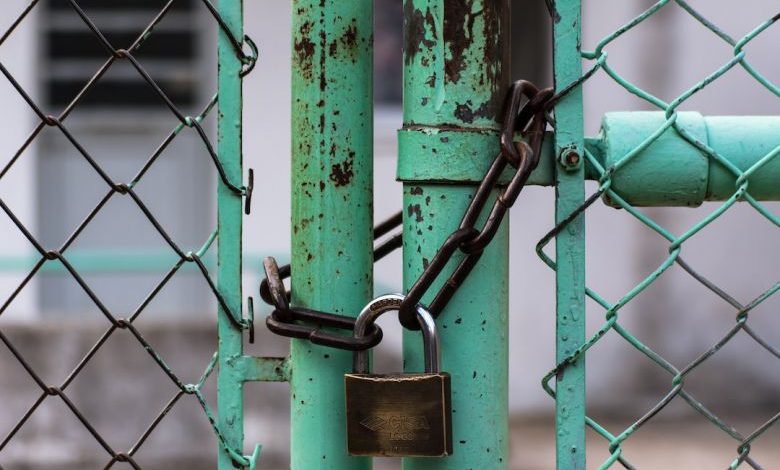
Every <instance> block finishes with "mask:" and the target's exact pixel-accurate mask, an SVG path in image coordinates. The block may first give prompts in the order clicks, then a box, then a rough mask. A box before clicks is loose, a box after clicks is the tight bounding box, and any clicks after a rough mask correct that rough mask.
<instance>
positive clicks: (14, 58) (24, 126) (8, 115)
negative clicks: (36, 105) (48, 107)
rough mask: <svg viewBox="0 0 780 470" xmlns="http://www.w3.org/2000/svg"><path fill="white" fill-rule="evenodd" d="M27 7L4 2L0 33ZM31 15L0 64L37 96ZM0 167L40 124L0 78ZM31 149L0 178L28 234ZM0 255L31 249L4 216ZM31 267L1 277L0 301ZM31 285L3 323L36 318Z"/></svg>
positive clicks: (32, 208) (2, 192) (2, 193)
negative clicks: (0, 130)
mask: <svg viewBox="0 0 780 470" xmlns="http://www.w3.org/2000/svg"><path fill="white" fill-rule="evenodd" d="M28 4H29V2H28V1H25V0H8V1H7V2H4V5H3V10H4V12H5V14H4V15H2V18H0V31H3V32H4V31H5V30H6V29H8V28H9V27H10V26H11V23H12V22H13V21H14V20H15V19H16V18H17V17H18V15H19V14H21V12H22V11H23V9H24V8H25V7H26V6H27V5H28ZM35 16H36V15H35V12H33V13H32V14H31V15H30V16H28V18H27V19H26V20H25V21H24V22H23V23H22V24H21V25H20V26H19V28H18V30H17V31H16V32H15V33H14V34H13V35H12V36H11V37H9V38H8V39H7V40H6V41H5V42H4V43H3V44H2V45H0V62H2V64H3V66H4V67H5V68H6V69H8V71H9V72H10V73H11V74H12V75H13V76H14V77H15V78H16V80H17V81H18V82H19V83H20V84H21V85H22V86H23V87H24V88H25V90H26V91H27V93H29V94H31V95H32V96H33V97H35V96H37V89H36V88H37V87H36V85H37V84H36V81H35V72H36V66H37V63H36V60H37V57H38V54H37V52H36V51H37V37H36V33H37V31H36V25H37V23H36V18H35ZM0 110H2V112H0V129H2V139H0V155H2V156H1V157H0V166H2V167H5V166H6V165H7V164H8V162H9V161H10V160H11V159H12V157H13V156H14V154H15V153H16V152H17V150H18V149H19V148H20V147H21V145H22V143H23V142H24V141H25V139H26V138H27V137H28V136H29V135H30V132H31V131H32V130H33V128H34V127H35V125H36V124H38V122H40V121H39V120H38V119H37V118H36V117H35V115H34V114H33V112H32V110H31V108H30V107H29V106H28V105H27V103H25V102H24V101H23V100H22V98H21V97H20V96H19V94H18V93H17V92H16V91H14V89H13V88H12V87H11V84H10V83H9V82H8V80H6V79H5V78H4V77H0ZM35 171H36V167H35V148H34V146H33V147H31V148H29V149H28V150H27V151H26V152H24V153H23V154H22V155H21V156H20V157H19V159H18V161H17V162H16V163H15V164H14V165H13V167H12V168H11V170H10V171H9V172H8V173H6V174H5V175H4V176H3V177H2V179H1V180H0V198H2V200H3V202H4V203H5V204H6V205H7V206H8V207H9V208H10V209H12V210H13V212H14V214H16V216H17V217H18V218H19V219H20V221H21V222H22V223H23V224H24V225H25V226H26V227H27V229H28V230H30V231H31V232H32V233H33V234H35V231H36V212H37V200H36V197H35V194H36V193H35ZM0 220H2V221H3V222H2V223H0V256H14V257H16V256H20V255H25V254H30V255H32V254H34V249H33V247H32V245H31V244H30V243H29V242H28V241H27V240H26V239H25V238H24V237H23V235H22V234H21V232H20V231H19V229H17V228H16V226H14V225H13V224H12V223H11V220H10V219H9V218H8V217H7V216H6V215H5V214H4V213H3V214H2V215H0ZM31 268H32V264H31V263H25V264H24V267H22V269H21V270H18V271H15V272H3V273H0V298H2V299H4V300H5V299H7V298H8V296H9V295H10V294H11V292H13V291H14V290H15V289H16V287H17V286H18V285H19V284H20V283H21V282H22V280H23V279H24V277H25V276H26V275H27V273H28V272H29V271H30V269H31ZM36 299H37V290H36V283H35V282H31V283H30V284H29V285H27V287H26V288H25V289H24V290H23V291H22V292H21V294H19V296H18V297H17V298H16V299H15V300H14V301H13V303H12V304H11V306H10V307H9V309H8V310H7V311H6V312H5V313H4V314H3V316H4V317H5V319H6V320H7V319H13V320H22V319H29V318H32V317H34V316H35V308H36Z"/></svg>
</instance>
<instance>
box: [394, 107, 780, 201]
mask: <svg viewBox="0 0 780 470" xmlns="http://www.w3.org/2000/svg"><path fill="white" fill-rule="evenodd" d="M665 123H667V119H666V117H665V115H664V114H663V113H660V112H616V113H607V114H606V115H605V116H604V119H603V122H602V127H601V132H600V133H599V135H598V136H596V137H592V138H589V139H586V148H587V149H588V150H589V151H590V153H591V154H592V156H593V157H594V158H595V160H596V161H597V162H598V163H599V165H601V166H602V167H603V168H605V169H608V168H609V167H611V166H613V165H615V164H617V163H618V162H620V161H621V160H623V159H624V158H630V161H628V162H626V163H625V164H624V165H622V166H620V168H619V169H618V170H617V171H615V172H614V174H613V175H612V178H611V179H612V189H613V190H615V191H616V192H617V193H618V194H620V195H621V196H622V197H623V198H624V199H625V200H626V201H628V202H629V203H631V204H634V205H637V206H698V205H699V204H701V203H702V202H704V201H723V200H726V199H728V198H729V197H731V196H732V195H733V194H734V193H735V192H736V191H737V189H738V188H737V183H738V175H739V174H740V173H739V172H745V171H748V170H749V169H750V168H751V167H753V166H754V165H756V164H759V162H761V163H760V165H761V166H760V169H757V170H756V171H754V172H753V173H751V174H750V175H749V177H748V178H747V182H748V186H747V189H748V191H749V193H750V194H751V196H753V197H754V198H756V199H758V200H762V201H778V200H780V184H778V182H780V157H777V158H775V157H773V152H778V153H780V116H720V117H718V116H715V117H704V116H702V115H701V114H699V113H694V112H684V113H679V114H678V115H677V118H676V127H677V129H675V128H674V127H672V126H671V125H670V127H669V128H668V129H667V130H666V131H665V132H663V133H662V134H661V135H660V136H659V137H658V138H657V139H656V140H655V141H654V142H653V143H652V144H650V145H649V146H648V147H647V148H646V149H644V150H643V151H642V152H639V153H638V154H637V155H633V153H634V151H635V149H637V148H638V147H640V145H642V143H643V142H644V141H645V140H646V139H648V138H649V137H651V136H652V135H653V134H654V133H656V132H657V131H658V130H659V129H662V128H663V126H664V125H665ZM678 129H679V131H678ZM683 134H684V135H685V136H687V138H688V139H686V137H684V136H683ZM398 135H399V139H398V142H399V152H400V153H401V154H409V155H420V156H421V157H420V158H415V159H401V160H399V163H398V179H399V180H401V181H405V182H415V181H419V182H431V181H435V182H437V183H448V184H456V183H462V182H469V183H472V184H478V183H479V182H480V181H481V180H482V177H483V176H484V175H485V172H486V171H487V169H488V167H489V166H490V163H491V159H486V158H484V155H497V154H498V152H499V146H498V143H499V139H498V133H497V131H492V130H480V129H466V128H454V127H453V128H449V129H447V128H445V129H442V128H436V127H425V126H411V127H406V128H404V129H402V130H401V131H399V134H398ZM552 144H553V135H552V132H551V133H549V134H548V138H546V139H545V142H544V145H543V147H542V155H541V158H540V163H539V167H538V168H537V169H536V170H535V171H534V173H533V174H532V175H531V177H530V178H529V181H528V184H532V185H541V186H552V185H553V184H554V182H555V164H556V161H557V156H556V155H555V154H554V149H553V145H552ZM713 152H714V153H713ZM719 158H722V159H723V162H721V161H719ZM511 176H512V169H511V168H510V169H507V170H506V172H505V173H504V175H503V176H502V181H503V182H505V183H506V182H507V181H509V179H510V178H511ZM585 177H586V178H587V179H591V180H598V179H599V172H598V171H596V169H595V168H594V167H593V166H592V165H590V164H587V165H586V168H585ZM607 202H608V201H607Z"/></svg>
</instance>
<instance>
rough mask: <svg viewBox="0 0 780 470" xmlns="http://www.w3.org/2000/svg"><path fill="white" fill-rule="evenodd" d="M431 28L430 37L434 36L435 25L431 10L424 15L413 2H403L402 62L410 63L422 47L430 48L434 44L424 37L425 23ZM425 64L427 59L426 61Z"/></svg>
mask: <svg viewBox="0 0 780 470" xmlns="http://www.w3.org/2000/svg"><path fill="white" fill-rule="evenodd" d="M426 23H427V24H428V27H429V28H431V31H430V35H431V37H435V36H436V26H435V24H436V23H435V22H434V20H433V15H432V14H431V11H430V10H428V11H427V12H426V13H425V15H423V12H422V11H420V10H418V9H417V8H415V7H414V2H412V1H406V2H404V24H405V26H406V27H405V28H404V31H405V34H404V62H405V63H406V65H411V64H412V63H413V62H414V60H415V58H416V57H417V54H418V53H419V52H420V51H422V50H423V49H430V48H432V47H433V46H434V44H435V43H434V41H432V40H430V39H426V36H425V25H426ZM426 64H427V61H426Z"/></svg>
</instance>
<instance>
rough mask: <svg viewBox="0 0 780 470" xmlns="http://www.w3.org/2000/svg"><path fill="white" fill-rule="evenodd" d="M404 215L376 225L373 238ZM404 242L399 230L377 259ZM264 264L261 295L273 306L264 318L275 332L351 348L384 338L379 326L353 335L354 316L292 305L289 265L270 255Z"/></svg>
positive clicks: (381, 247) (377, 253)
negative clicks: (288, 289)
mask: <svg viewBox="0 0 780 470" xmlns="http://www.w3.org/2000/svg"><path fill="white" fill-rule="evenodd" d="M402 217H403V216H402V214H401V213H400V212H398V213H396V214H395V215H393V216H392V217H390V218H389V219H387V220H385V221H384V222H382V223H380V224H379V225H377V226H376V227H374V239H378V238H381V237H383V236H384V235H386V234H388V233H390V232H391V231H392V230H393V229H395V228H397V227H399V226H400V225H401V222H402ZM401 243H402V240H401V234H400V233H398V234H396V235H393V236H392V237H390V238H389V239H387V240H386V241H384V242H382V243H380V244H379V245H377V246H376V247H375V248H374V262H376V261H379V260H380V259H382V258H384V257H385V256H387V255H388V254H390V253H392V252H393V251H394V250H396V249H397V248H400V246H401ZM263 266H264V268H265V279H263V281H262V282H261V283H260V297H261V298H262V299H263V300H264V301H265V302H266V303H267V304H269V305H272V306H273V307H274V310H273V312H271V314H270V315H269V316H268V317H267V318H266V321H265V324H266V326H267V327H268V329H269V330H271V331H272V332H274V333H276V334H278V335H281V336H288V337H290V338H300V339H308V340H309V341H311V342H312V343H315V344H320V345H323V346H330V347H333V348H338V349H346V350H349V351H358V350H362V349H368V348H372V347H374V346H376V345H377V344H379V342H380V341H381V340H382V330H381V329H380V328H379V327H378V326H376V325H374V327H373V329H372V330H371V331H370V332H369V334H368V335H366V336H363V337H361V338H354V337H353V335H352V331H353V330H354V328H355V318H353V317H350V316H346V315H338V314H335V313H328V312H321V311H318V310H312V309H308V308H303V307H291V306H290V304H289V302H290V295H291V294H290V292H289V291H287V290H286V288H285V287H284V283H283V281H284V279H287V278H288V277H290V265H289V264H286V265H284V266H282V267H281V268H280V267H279V266H278V265H277V263H276V260H275V259H274V258H271V257H268V258H266V259H265V260H264V261H263ZM324 328H331V329H333V328H335V329H338V330H345V331H348V332H349V334H338V333H334V332H332V331H330V330H327V329H324Z"/></svg>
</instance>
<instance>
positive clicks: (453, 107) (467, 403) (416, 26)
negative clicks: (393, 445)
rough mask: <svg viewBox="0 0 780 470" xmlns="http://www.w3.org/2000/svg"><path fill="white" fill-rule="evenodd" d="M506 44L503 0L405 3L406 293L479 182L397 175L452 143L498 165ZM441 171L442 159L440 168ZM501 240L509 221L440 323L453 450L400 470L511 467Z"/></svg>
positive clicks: (407, 349)
mask: <svg viewBox="0 0 780 470" xmlns="http://www.w3.org/2000/svg"><path fill="white" fill-rule="evenodd" d="M508 39H509V2H508V1H507V0H473V1H464V0H447V1H444V0H406V1H405V4H404V125H403V129H401V130H400V131H399V144H400V145H399V179H401V180H402V181H403V182H404V194H403V198H404V202H403V207H404V235H403V236H404V250H403V263H404V285H405V286H406V288H407V289H408V288H409V287H410V285H411V284H412V283H413V282H414V281H415V280H416V279H417V277H418V276H419V275H420V273H421V272H422V270H423V269H424V266H425V265H426V264H427V262H428V260H430V259H431V258H432V257H433V255H434V254H435V253H436V250H437V249H438V247H439V246H440V245H441V243H442V242H443V241H444V239H445V238H446V237H447V236H448V235H449V234H450V233H451V232H452V231H453V230H455V229H456V228H457V226H458V224H459V222H460V218H461V215H462V214H463V212H464V210H465V208H466V206H467V205H468V204H469V201H470V200H471V197H472V196H473V194H474V191H475V189H476V183H475V181H474V179H473V178H470V177H468V176H465V175H464V176H463V177H460V176H458V175H450V177H448V178H446V179H447V184H441V181H442V178H439V177H438V175H436V174H435V173H436V168H433V172H432V173H434V174H428V175H417V176H415V175H414V172H413V171H409V172H407V171H405V170H404V168H414V167H415V166H419V165H425V164H426V163H425V162H431V161H433V160H437V159H438V151H439V150H442V151H444V150H445V149H447V148H452V147H451V146H454V145H457V147H458V148H459V149H461V150H462V151H463V152H467V153H468V154H469V156H470V158H471V159H472V160H473V161H479V162H486V165H487V162H490V161H492V159H493V158H495V157H496V152H495V151H493V150H491V149H490V146H489V145H484V141H485V139H489V140H490V139H494V140H495V142H498V129H499V128H500V124H499V123H498V120H499V116H500V112H501V107H502V103H503V99H504V97H505V96H506V93H507V90H508V88H509V76H508V71H509V62H508V52H509V51H508ZM423 140H425V142H422V141H423ZM407 144H409V145H407ZM446 168H447V161H446V159H444V160H442V163H441V165H439V166H438V170H439V171H440V172H442V173H444V172H446V171H447V169H446ZM479 178H481V175H480V177H479ZM508 232H509V231H508V221H505V222H504V224H503V225H502V227H501V228H500V230H499V231H498V233H497V234H496V236H495V238H494V240H493V242H492V244H491V245H490V247H489V248H488V249H487V250H486V251H485V254H484V255H483V257H482V259H481V261H480V263H479V264H478V265H477V267H476V268H475V269H474V271H473V272H472V274H471V276H470V277H469V279H468V281H467V282H466V283H465V284H463V286H462V287H461V288H460V290H459V291H458V293H457V294H456V295H455V297H454V298H453V299H452V301H451V302H450V304H449V306H448V307H447V308H446V309H445V310H444V311H443V312H442V314H441V316H440V317H439V319H438V320H437V325H438V327H439V332H440V334H441V342H442V366H443V370H445V371H447V372H449V373H450V374H451V375H452V417H453V421H452V426H453V429H452V432H453V450H454V453H453V455H451V456H449V457H446V458H442V459H422V458H408V459H404V463H403V466H404V468H405V469H407V470H421V469H425V470H438V469H458V470H462V469H490V470H501V469H506V468H507V466H508V417H507V415H508V379H507V374H508V370H507V369H508V366H507V364H508V343H507V323H508V321H507V308H508V305H507V304H508V301H507V299H508V294H507V292H508V289H507V286H508V281H507V278H508ZM462 257H463V255H462V254H461V253H458V254H457V255H456V256H455V259H454V260H453V261H452V262H451V264H450V265H449V266H448V268H447V269H445V272H444V273H443V274H442V278H440V279H439V280H437V282H436V283H434V284H433V286H432V288H431V291H430V293H429V295H427V296H426V297H424V298H423V302H429V301H431V300H432V297H433V296H432V295H431V294H433V293H434V292H435V290H436V289H438V288H439V287H440V286H441V285H442V283H443V281H444V278H443V277H446V276H447V275H448V273H449V272H451V269H452V268H454V266H455V263H456V262H458V261H460V260H461V259H462ZM404 364H405V369H406V370H407V371H421V370H422V369H423V357H422V352H421V338H420V333H419V332H417V331H414V332H410V331H407V332H405V334H404ZM420 399H423V397H420Z"/></svg>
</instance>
